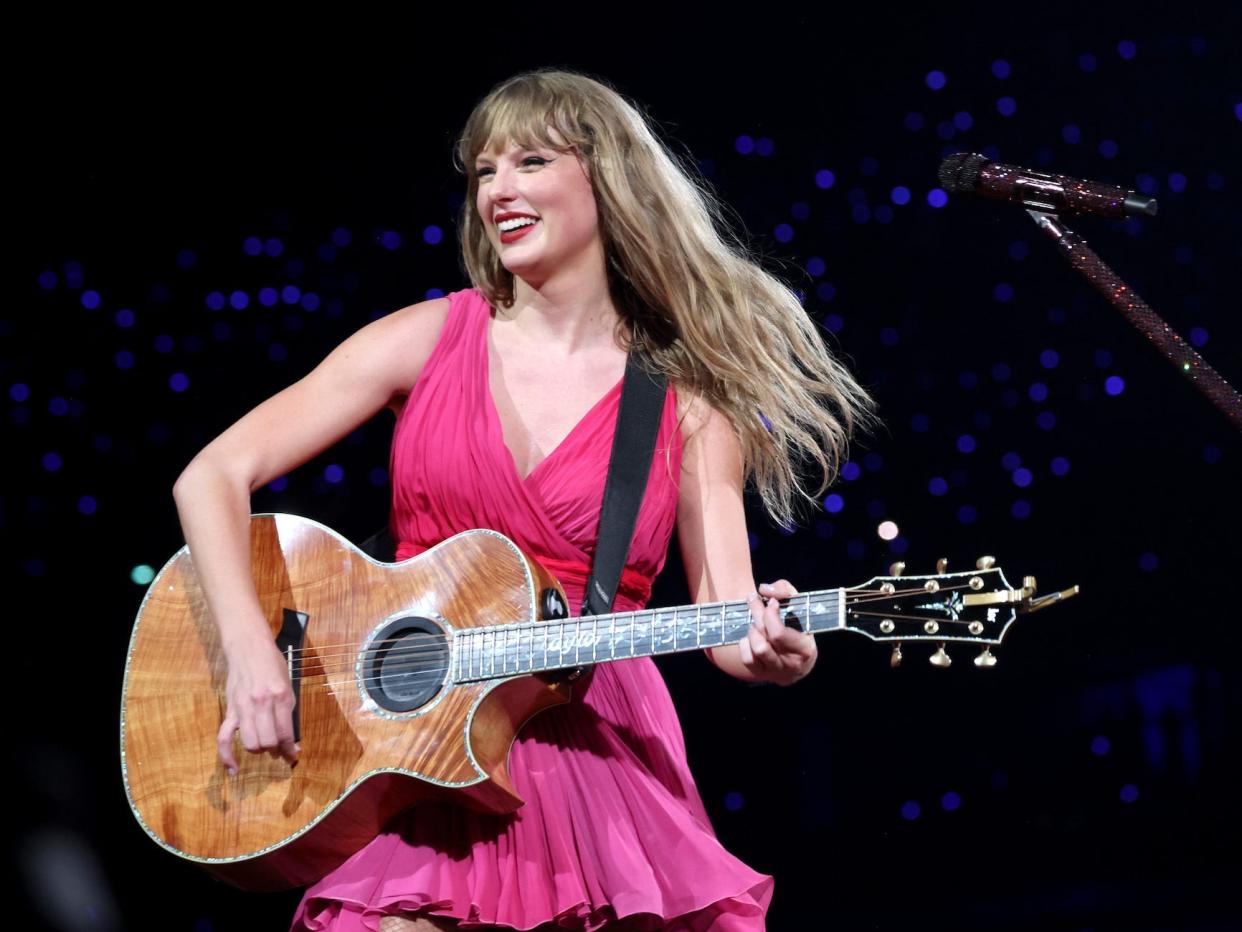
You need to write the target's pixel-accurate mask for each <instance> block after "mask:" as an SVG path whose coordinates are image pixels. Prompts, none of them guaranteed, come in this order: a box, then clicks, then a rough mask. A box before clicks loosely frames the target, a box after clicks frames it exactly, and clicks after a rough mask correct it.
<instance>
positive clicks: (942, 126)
mask: <svg viewBox="0 0 1242 932" xmlns="http://www.w3.org/2000/svg"><path fill="white" fill-rule="evenodd" d="M956 135H957V127H956V126H954V125H953V124H952V123H950V122H949V121H948V120H941V121H940V122H939V123H937V124H936V136H937V138H939V139H943V140H944V141H945V142H948V141H949V140H950V139H952V138H953V137H954V136H956Z"/></svg>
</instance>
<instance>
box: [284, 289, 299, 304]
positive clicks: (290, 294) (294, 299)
mask: <svg viewBox="0 0 1242 932" xmlns="http://www.w3.org/2000/svg"><path fill="white" fill-rule="evenodd" d="M280 300H282V301H284V302H285V304H297V303H298V302H299V301H301V300H302V289H301V288H299V287H298V286H297V285H285V287H284V288H282V289H280Z"/></svg>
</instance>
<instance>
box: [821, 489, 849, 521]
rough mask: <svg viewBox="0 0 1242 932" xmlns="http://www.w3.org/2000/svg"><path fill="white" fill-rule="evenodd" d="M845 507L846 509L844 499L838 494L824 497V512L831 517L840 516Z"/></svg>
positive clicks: (834, 493)
mask: <svg viewBox="0 0 1242 932" xmlns="http://www.w3.org/2000/svg"><path fill="white" fill-rule="evenodd" d="M844 507H845V499H844V498H842V497H841V496H840V495H838V494H837V493H836V492H832V493H830V494H829V495H826V496H824V511H826V512H828V513H829V514H831V515H835V514H838V513H840V511H841V509H843V508H844Z"/></svg>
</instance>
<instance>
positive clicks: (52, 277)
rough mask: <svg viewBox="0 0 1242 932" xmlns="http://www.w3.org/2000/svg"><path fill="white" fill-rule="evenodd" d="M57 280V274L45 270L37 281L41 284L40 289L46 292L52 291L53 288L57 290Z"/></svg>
mask: <svg viewBox="0 0 1242 932" xmlns="http://www.w3.org/2000/svg"><path fill="white" fill-rule="evenodd" d="M56 280H57V279H56V273H55V272H53V271H52V270H51V269H44V270H43V271H42V272H40V273H39V277H38V279H37V281H38V283H39V287H40V288H42V289H43V290H44V291H51V290H52V289H53V288H55V287H56Z"/></svg>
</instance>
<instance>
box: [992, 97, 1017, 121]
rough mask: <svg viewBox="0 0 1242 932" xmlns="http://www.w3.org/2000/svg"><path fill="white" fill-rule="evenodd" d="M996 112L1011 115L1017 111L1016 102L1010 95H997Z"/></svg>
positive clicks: (1005, 115)
mask: <svg viewBox="0 0 1242 932" xmlns="http://www.w3.org/2000/svg"><path fill="white" fill-rule="evenodd" d="M996 112H997V113H999V114H1000V115H1001V116H1003V117H1011V116H1013V115H1014V114H1015V113H1017V112H1018V102H1017V101H1016V100H1014V99H1013V98H1012V97H998V98H997V99H996Z"/></svg>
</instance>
